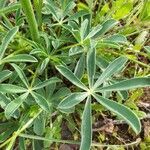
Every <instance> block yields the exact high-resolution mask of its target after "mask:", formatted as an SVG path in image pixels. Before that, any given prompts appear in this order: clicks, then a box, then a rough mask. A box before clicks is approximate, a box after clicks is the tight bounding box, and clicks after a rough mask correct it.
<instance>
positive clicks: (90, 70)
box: [87, 48, 96, 88]
mask: <svg viewBox="0 0 150 150" xmlns="http://www.w3.org/2000/svg"><path fill="white" fill-rule="evenodd" d="M95 64H96V50H95V48H91V49H89V51H88V52H87V74H88V81H89V87H90V88H91V87H92V86H93V82H94V75H95V69H96V68H95V66H96V65H95Z"/></svg>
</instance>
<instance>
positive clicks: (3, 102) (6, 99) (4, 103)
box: [0, 93, 10, 109]
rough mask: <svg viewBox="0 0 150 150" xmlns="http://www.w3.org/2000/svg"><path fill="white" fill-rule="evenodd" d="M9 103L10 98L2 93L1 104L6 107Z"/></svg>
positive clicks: (0, 95)
mask: <svg viewBox="0 0 150 150" xmlns="http://www.w3.org/2000/svg"><path fill="white" fill-rule="evenodd" d="M9 103H10V99H8V97H6V95H4V94H2V93H0V106H1V107H2V108H3V109H4V108H5V107H6V106H7V104H9Z"/></svg>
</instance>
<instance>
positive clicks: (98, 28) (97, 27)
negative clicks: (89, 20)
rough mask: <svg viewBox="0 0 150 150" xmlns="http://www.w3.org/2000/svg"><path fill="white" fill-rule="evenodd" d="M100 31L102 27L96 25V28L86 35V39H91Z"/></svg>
mask: <svg viewBox="0 0 150 150" xmlns="http://www.w3.org/2000/svg"><path fill="white" fill-rule="evenodd" d="M101 29H102V25H100V24H99V25H97V26H96V27H94V28H92V30H91V32H90V33H89V34H88V35H87V37H86V38H92V37H94V35H96V33H98V32H99V31H100V30H101Z"/></svg>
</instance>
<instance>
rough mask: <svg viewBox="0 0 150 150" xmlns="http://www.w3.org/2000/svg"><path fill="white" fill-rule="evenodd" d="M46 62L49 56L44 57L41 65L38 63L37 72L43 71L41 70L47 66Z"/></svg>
mask: <svg viewBox="0 0 150 150" xmlns="http://www.w3.org/2000/svg"><path fill="white" fill-rule="evenodd" d="M48 63H49V58H45V59H44V60H43V61H42V63H41V65H40V67H39V69H38V72H39V74H42V73H43V71H44V70H45V68H46V67H47V65H48Z"/></svg>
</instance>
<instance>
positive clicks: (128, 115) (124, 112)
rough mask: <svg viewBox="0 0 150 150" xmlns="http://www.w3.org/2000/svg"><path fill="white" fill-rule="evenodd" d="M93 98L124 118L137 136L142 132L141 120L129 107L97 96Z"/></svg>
mask: <svg viewBox="0 0 150 150" xmlns="http://www.w3.org/2000/svg"><path fill="white" fill-rule="evenodd" d="M93 96H94V98H95V99H96V100H97V101H98V102H99V103H100V104H101V105H103V106H104V107H106V108H107V109H108V110H110V111H112V112H114V113H116V114H117V115H118V116H120V117H122V118H123V119H124V120H125V121H126V122H127V123H128V124H129V125H130V126H131V127H132V129H133V130H134V131H135V133H136V134H138V133H139V132H140V131H141V123H140V120H139V118H138V117H137V116H136V115H135V114H134V113H133V111H131V110H130V109H129V108H128V107H126V106H124V105H122V104H119V103H117V102H115V101H112V100H109V99H107V98H104V97H102V96H100V95H97V94H93Z"/></svg>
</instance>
